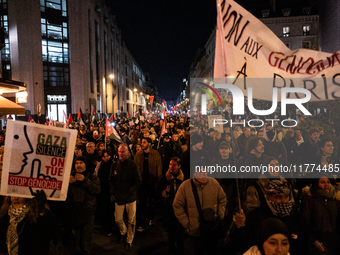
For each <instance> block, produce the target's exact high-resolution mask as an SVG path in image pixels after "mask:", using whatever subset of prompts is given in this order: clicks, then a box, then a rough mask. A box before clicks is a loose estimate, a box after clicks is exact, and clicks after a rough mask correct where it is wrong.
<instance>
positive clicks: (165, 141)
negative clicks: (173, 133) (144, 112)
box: [158, 133, 177, 174]
mask: <svg viewBox="0 0 340 255" xmlns="http://www.w3.org/2000/svg"><path fill="white" fill-rule="evenodd" d="M158 152H159V154H160V155H161V159H162V171H163V173H162V174H165V173H166V171H167V169H168V168H169V163H170V159H171V158H172V157H175V156H177V155H175V150H174V149H173V143H172V141H171V139H170V135H169V134H168V133H165V134H164V135H163V136H162V146H161V147H160V148H159V149H158Z"/></svg>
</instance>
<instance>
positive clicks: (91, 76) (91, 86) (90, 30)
mask: <svg viewBox="0 0 340 255" xmlns="http://www.w3.org/2000/svg"><path fill="white" fill-rule="evenodd" d="M88 30H89V63H90V91H91V93H94V83H93V59H92V27H91V12H90V10H88Z"/></svg>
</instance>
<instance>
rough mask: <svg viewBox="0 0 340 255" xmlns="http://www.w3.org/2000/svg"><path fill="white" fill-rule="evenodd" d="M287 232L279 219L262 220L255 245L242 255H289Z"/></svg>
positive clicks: (288, 236)
mask: <svg viewBox="0 0 340 255" xmlns="http://www.w3.org/2000/svg"><path fill="white" fill-rule="evenodd" d="M289 239H290V235H289V230H288V228H287V226H286V225H285V224H284V223H283V222H282V221H280V220H279V219H275V218H269V219H266V220H264V221H263V222H262V223H261V225H260V228H259V231H258V241H257V245H254V246H252V247H251V248H250V249H249V250H248V251H247V252H246V253H244V254H243V255H289V254H290V253H289V247H290V245H289Z"/></svg>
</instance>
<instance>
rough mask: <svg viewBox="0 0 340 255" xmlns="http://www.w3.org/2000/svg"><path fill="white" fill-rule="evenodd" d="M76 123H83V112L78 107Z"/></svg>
mask: <svg viewBox="0 0 340 255" xmlns="http://www.w3.org/2000/svg"><path fill="white" fill-rule="evenodd" d="M77 123H78V124H79V125H85V123H84V121H83V114H82V112H81V109H80V107H79V110H78V117H77Z"/></svg>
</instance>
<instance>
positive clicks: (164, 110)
mask: <svg viewBox="0 0 340 255" xmlns="http://www.w3.org/2000/svg"><path fill="white" fill-rule="evenodd" d="M164 101H165V100H164ZM165 117H166V115H165V106H164V104H163V119H164V118H165Z"/></svg>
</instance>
